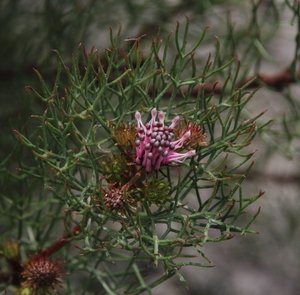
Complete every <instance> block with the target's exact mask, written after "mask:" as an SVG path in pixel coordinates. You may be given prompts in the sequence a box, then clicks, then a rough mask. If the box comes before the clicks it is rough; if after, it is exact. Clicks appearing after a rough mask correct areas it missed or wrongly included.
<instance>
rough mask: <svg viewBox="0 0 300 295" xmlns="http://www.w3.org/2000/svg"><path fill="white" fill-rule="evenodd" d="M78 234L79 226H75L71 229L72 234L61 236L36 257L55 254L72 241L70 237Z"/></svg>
mask: <svg viewBox="0 0 300 295" xmlns="http://www.w3.org/2000/svg"><path fill="white" fill-rule="evenodd" d="M79 233H80V228H79V226H75V227H74V228H73V229H72V234H67V235H65V236H63V237H62V238H61V239H59V240H58V241H57V242H55V243H54V244H53V245H51V246H50V247H48V248H47V249H45V250H43V251H41V252H40V253H39V254H38V255H41V256H51V255H52V254H53V253H55V252H57V251H58V250H60V249H61V248H62V247H64V246H65V245H66V244H67V243H69V242H70V241H71V240H72V236H73V235H78V234H79Z"/></svg>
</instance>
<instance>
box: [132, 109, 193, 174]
mask: <svg viewBox="0 0 300 295" xmlns="http://www.w3.org/2000/svg"><path fill="white" fill-rule="evenodd" d="M151 115H152V118H151V119H150V121H149V122H148V123H147V124H146V125H144V124H143V122H142V116H141V114H140V113H139V112H136V113H135V118H136V121H137V138H136V141H135V144H136V159H135V161H136V163H137V164H138V165H142V166H143V167H145V168H146V171H147V172H151V171H153V170H159V169H160V167H161V166H162V165H168V164H170V163H172V164H179V163H182V162H183V161H185V159H187V158H190V157H193V156H195V154H196V151H195V150H189V151H187V152H186V153H179V152H176V150H178V149H180V148H182V147H183V145H184V143H185V142H186V141H188V139H189V138H190V137H191V131H189V130H188V131H187V132H185V133H184V134H183V135H182V136H181V137H180V138H179V139H176V138H175V133H174V128H175V127H176V125H177V124H178V122H179V116H176V117H175V118H174V119H173V120H172V123H171V125H170V126H165V124H164V120H165V113H164V112H157V110H156V109H155V108H154V109H152V110H151ZM157 117H158V121H157V120H156V119H157Z"/></svg>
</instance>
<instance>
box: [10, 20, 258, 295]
mask: <svg viewBox="0 0 300 295" xmlns="http://www.w3.org/2000/svg"><path fill="white" fill-rule="evenodd" d="M183 30H185V31H186V32H185V34H184V39H180V38H179V35H180V34H179V32H180V31H181V28H180V26H179V24H178V26H177V29H176V34H175V36H174V39H173V40H174V41H173V40H172V41H171V40H168V41H167V42H163V41H162V40H160V39H159V38H156V39H154V40H153V41H152V43H151V47H150V50H149V51H148V52H147V53H146V54H143V53H142V51H141V48H143V46H145V45H147V43H148V42H149V40H144V41H143V40H140V39H136V40H133V41H127V43H126V44H124V43H123V42H121V40H120V38H119V36H116V37H113V36H112V35H111V42H112V44H111V47H110V48H109V49H107V50H106V51H103V52H100V53H98V52H97V51H94V50H92V51H91V52H88V53H87V52H86V51H85V50H84V49H82V52H80V51H78V53H77V55H76V56H75V57H74V59H73V62H72V65H71V66H67V65H66V64H65V63H64V61H63V59H62V58H61V57H60V55H59V54H58V53H57V57H58V73H57V77H56V80H55V83H54V85H48V84H47V83H45V82H44V80H43V78H42V76H41V75H40V74H38V76H39V78H40V82H41V85H42V88H41V90H40V91H36V90H34V92H35V94H36V95H37V96H38V97H39V99H40V100H41V101H42V102H43V103H44V104H45V105H46V107H45V111H44V112H43V113H42V114H40V115H35V116H34V120H37V121H38V126H39V127H38V128H37V130H36V131H35V132H34V133H33V134H31V135H30V136H24V135H23V134H21V133H19V132H16V135H17V138H18V139H19V141H21V142H22V143H23V144H24V145H25V146H26V147H27V148H29V149H30V150H31V151H32V153H33V155H34V157H35V159H36V161H37V163H38V165H37V166H35V167H32V168H26V169H25V170H27V174H30V175H37V176H38V177H41V176H42V181H43V183H44V189H45V191H48V194H47V197H45V200H48V201H49V202H51V201H50V200H52V202H58V204H60V206H62V207H61V208H64V209H63V211H61V213H60V214H63V215H64V222H65V223H66V224H70V225H71V224H74V225H78V226H79V227H80V228H81V233H80V234H79V235H78V236H76V242H75V241H74V243H75V244H76V243H77V245H78V246H79V245H80V249H81V250H80V254H81V255H80V256H77V258H75V257H73V256H74V253H72V254H70V257H69V258H68V259H69V260H68V264H67V267H68V268H70V269H75V268H77V269H78V268H79V269H82V270H84V271H85V272H86V273H89V276H88V277H90V280H94V279H95V280H98V282H100V284H101V285H102V287H103V288H104V289H105V290H106V292H107V293H110V294H115V293H120V292H121V293H122V292H124V293H126V294H138V293H140V292H142V291H144V290H147V289H149V288H151V287H153V286H155V285H157V284H159V283H160V282H161V281H162V280H164V279H167V278H169V277H170V276H172V275H174V274H175V273H177V272H178V271H179V269H180V268H181V267H182V266H187V265H194V266H210V265H211V263H210V261H209V260H208V259H207V258H205V256H204V254H203V253H202V250H201V249H202V247H203V246H204V245H205V244H206V243H208V242H218V241H222V240H226V239H228V238H231V237H232V235H233V233H236V232H239V233H243V234H244V233H248V232H253V231H252V230H251V229H249V226H250V224H251V222H252V221H253V218H251V217H249V218H248V221H247V220H241V219H240V217H241V215H242V214H243V213H244V212H245V210H246V208H247V207H248V206H249V205H250V204H252V203H253V202H254V201H255V200H256V199H257V198H259V196H260V195H261V193H259V194H258V195H255V196H252V197H247V196H245V195H244V194H243V192H242V182H243V181H244V179H245V177H246V175H247V173H248V170H249V168H250V166H251V163H250V162H249V159H250V158H251V156H252V152H249V151H247V149H246V147H247V146H248V145H249V144H250V143H251V140H252V138H253V137H254V136H255V133H256V132H257V130H258V128H257V126H256V124H255V120H256V118H257V117H258V116H260V114H257V116H256V117H254V118H248V117H247V116H246V114H245V113H244V108H245V106H246V105H247V102H248V101H249V100H250V99H251V97H252V95H253V93H252V92H249V91H247V90H245V88H246V86H245V85H243V86H240V87H239V86H238V85H237V78H238V71H239V66H238V64H237V63H236V62H235V60H234V59H232V60H229V61H222V60H221V59H220V58H221V57H220V55H219V52H218V50H215V51H214V56H213V58H212V57H210V56H208V57H207V60H206V61H203V62H202V64H201V66H200V65H199V64H197V66H196V56H195V53H196V51H197V50H198V48H199V47H201V42H202V40H203V38H204V35H205V32H204V33H203V34H202V36H201V37H200V39H199V40H198V41H196V42H195V45H193V46H192V47H191V48H187V47H186V44H187V43H188V23H187V24H186V27H184V28H183ZM144 43H145V44H144ZM173 44H174V45H175V47H173ZM124 45H126V46H124ZM217 47H218V45H217ZM174 50H176V52H177V54H176V55H175V58H174V59H173V60H172V57H171V56H169V52H171V53H173V52H174ZM169 60H172V62H171V63H169V62H167V61H169ZM220 71H222V73H223V75H227V79H226V80H227V84H226V87H224V89H223V93H222V94H221V95H219V96H218V97H216V96H215V95H213V93H211V94H207V93H206V92H205V91H204V90H203V89H202V90H201V88H200V89H198V90H197V87H198V86H199V83H200V84H201V83H206V82H207V81H209V79H213V78H214V76H215V75H217V74H218V73H219V72H220ZM62 86H63V87H62ZM195 90H197V91H195ZM153 107H157V108H158V109H160V110H163V111H165V112H166V118H167V121H169V120H170V119H172V118H173V117H174V116H175V115H177V114H179V115H180V116H182V117H183V118H184V119H185V120H188V121H191V122H193V123H195V124H197V125H199V126H202V127H203V128H204V129H205V130H206V132H207V140H208V143H207V144H206V146H203V147H198V148H197V155H196V156H195V157H193V158H192V159H191V160H188V161H187V163H188V165H181V166H180V167H178V166H174V167H173V166H165V167H162V168H161V169H160V170H159V171H157V172H156V173H154V172H153V173H150V174H149V173H145V172H144V171H143V170H141V169H142V168H141V167H139V166H137V165H135V164H134V158H132V157H131V153H132V150H134V149H135V147H134V146H131V147H130V148H131V151H130V152H129V151H128V150H126V149H124V148H123V147H122V146H120V145H119V144H118V142H116V138H115V136H114V133H115V131H114V130H115V129H116V128H118V127H117V126H118V125H119V124H121V125H122V124H125V123H128V124H130V125H132V124H134V119H133V118H134V114H135V112H136V111H137V110H142V111H143V113H146V114H147V113H149V112H150V110H151V109H152V108H153ZM113 126H116V127H113ZM126 136H127V135H126V132H125V133H124V137H126ZM128 136H130V134H129V135H128ZM112 154H114V155H116V156H112V157H113V158H111V161H112V165H111V167H110V168H108V163H109V161H110V160H109V158H107V157H111V155H112ZM103 158H104V159H105V158H106V159H108V162H106V163H105V164H104V165H103ZM118 159H120V160H118ZM124 159H127V160H126V161H127V162H126V165H127V167H126V168H125V169H124V171H127V172H126V173H125V174H124V175H122V171H121V174H120V167H123V166H124V161H123V160H124ZM122 161H123V162H122ZM114 163H115V164H114ZM118 163H120V164H119V166H118ZM122 165H123V166H122ZM115 169H117V170H116V171H117V172H116V173H113V172H111V171H114V170H115ZM136 173H137V174H136ZM121 176H123V179H122V177H121ZM113 177H115V178H114V179H113V180H114V182H113V183H109V181H112V178H113ZM124 177H125V178H124ZM124 179H125V181H124ZM126 179H127V180H126ZM132 179H134V180H132ZM129 182H130V185H129V184H128V183H129ZM124 183H125V185H124ZM126 183H127V184H128V185H127V186H126ZM121 184H122V185H123V186H120V185H121ZM125 186H126V188H125ZM149 186H152V188H151V189H149ZM155 186H156V188H155ZM117 190H118V193H120V194H122V193H124V195H125V190H126V191H127V197H124V196H123V198H124V200H123V203H122V208H120V207H117V208H114V210H110V209H111V208H110V207H106V206H105V204H106V199H107V198H108V196H109V194H112V193H115V192H116V191H117ZM155 190H156V193H159V194H161V195H157V196H155ZM160 190H163V191H162V192H161V193H160ZM164 194H166V197H163V195H164ZM168 194H169V195H168ZM160 197H161V198H162V200H163V201H161V202H158V201H159V199H160ZM156 199H157V201H156ZM42 202H44V201H42ZM50 226H51V227H52V224H50ZM44 230H46V231H47V230H49V228H48V227H46V228H45V229H44ZM47 237H48V238H49V233H48V234H47ZM37 242H38V243H39V241H37ZM40 247H43V244H41V245H40ZM190 247H193V248H195V249H196V250H197V251H198V252H199V253H200V254H201V255H200V257H197V255H196V256H195V257H194V256H191V254H189V253H188V252H187V251H186V249H189V248H190ZM201 257H202V258H201ZM149 262H150V265H151V264H152V267H155V266H156V267H157V266H161V267H162V268H163V273H162V274H161V277H159V279H158V280H156V281H151V280H150V281H149V279H148V278H147V272H148V271H147V270H146V265H147V264H148V265H149ZM146 263H147V264H146ZM113 264H116V265H117V266H118V265H124V268H122V270H121V271H120V268H119V267H118V270H114V267H112V265H113ZM116 271H117V272H116Z"/></svg>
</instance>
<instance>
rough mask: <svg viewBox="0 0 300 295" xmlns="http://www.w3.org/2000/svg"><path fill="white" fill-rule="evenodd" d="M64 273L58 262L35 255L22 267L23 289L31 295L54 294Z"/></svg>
mask: <svg viewBox="0 0 300 295" xmlns="http://www.w3.org/2000/svg"><path fill="white" fill-rule="evenodd" d="M63 275H64V272H63V269H62V265H61V263H60V262H58V261H56V260H52V259H50V258H49V257H48V256H44V255H36V256H33V257H31V259H29V261H28V262H27V263H26V264H25V265H24V270H23V272H22V278H23V284H22V285H23V288H30V289H31V290H32V291H33V294H39V293H40V292H43V291H44V292H50V291H52V293H53V292H55V289H56V288H57V287H59V286H60V285H61V283H62V281H61V278H62V277H63Z"/></svg>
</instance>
